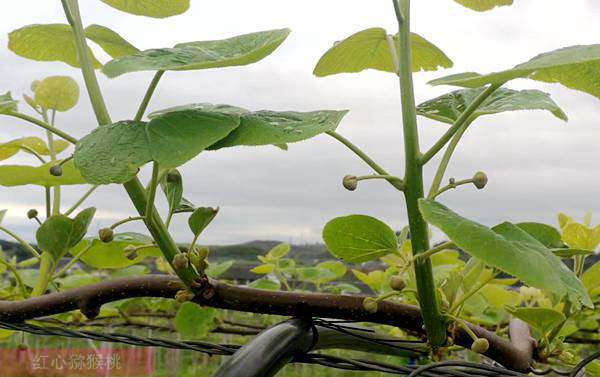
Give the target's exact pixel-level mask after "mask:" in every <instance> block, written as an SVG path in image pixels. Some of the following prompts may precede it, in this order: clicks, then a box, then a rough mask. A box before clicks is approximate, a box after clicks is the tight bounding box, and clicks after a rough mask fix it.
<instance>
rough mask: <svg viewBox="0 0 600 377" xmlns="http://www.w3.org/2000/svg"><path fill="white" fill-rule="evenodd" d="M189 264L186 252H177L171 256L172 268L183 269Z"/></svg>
mask: <svg viewBox="0 0 600 377" xmlns="http://www.w3.org/2000/svg"><path fill="white" fill-rule="evenodd" d="M189 264H190V260H189V259H188V257H187V253H186V254H184V253H179V254H175V256H174V257H173V268H175V270H183V269H186V268H187V267H188V266H189Z"/></svg>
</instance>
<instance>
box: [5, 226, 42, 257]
mask: <svg viewBox="0 0 600 377" xmlns="http://www.w3.org/2000/svg"><path fill="white" fill-rule="evenodd" d="M0 232H4V233H6V234H8V235H9V236H11V237H12V238H14V239H15V240H16V241H17V242H18V243H19V244H20V245H21V246H22V247H23V248H24V249H25V250H27V251H28V252H29V253H30V254H31V255H33V256H34V257H36V258H38V259H39V258H40V254H39V253H38V252H37V251H36V250H35V249H34V248H33V247H32V246H31V245H30V244H29V243H28V242H27V241H25V240H24V239H22V238H21V237H19V236H18V235H17V234H16V233H13V232H11V231H10V230H8V229H6V228H5V227H3V226H0Z"/></svg>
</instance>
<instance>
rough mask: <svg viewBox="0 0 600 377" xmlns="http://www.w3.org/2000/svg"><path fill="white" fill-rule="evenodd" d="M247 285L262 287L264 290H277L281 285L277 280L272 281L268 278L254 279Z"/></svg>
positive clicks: (256, 287)
mask: <svg viewBox="0 0 600 377" xmlns="http://www.w3.org/2000/svg"><path fill="white" fill-rule="evenodd" d="M248 286H249V287H250V288H255V289H262V290H265V291H278V290H279V288H280V287H281V285H280V283H279V282H278V281H274V280H271V279H268V278H262V279H258V280H254V281H253V282H252V283H250V284H248Z"/></svg>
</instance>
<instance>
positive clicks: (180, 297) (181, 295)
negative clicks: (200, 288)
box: [175, 289, 195, 303]
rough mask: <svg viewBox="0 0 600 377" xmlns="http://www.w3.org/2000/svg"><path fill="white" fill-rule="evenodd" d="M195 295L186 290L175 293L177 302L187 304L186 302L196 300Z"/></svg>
mask: <svg viewBox="0 0 600 377" xmlns="http://www.w3.org/2000/svg"><path fill="white" fill-rule="evenodd" d="M194 297H195V295H194V294H193V293H192V292H190V291H188V290H185V289H182V290H180V291H177V293H175V300H177V302H182V303H183V302H186V301H192V300H193V299H194Z"/></svg>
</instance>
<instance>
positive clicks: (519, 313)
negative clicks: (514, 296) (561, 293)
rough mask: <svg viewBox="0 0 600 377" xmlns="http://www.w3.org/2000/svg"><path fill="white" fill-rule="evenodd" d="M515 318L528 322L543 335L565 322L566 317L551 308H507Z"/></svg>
mask: <svg viewBox="0 0 600 377" xmlns="http://www.w3.org/2000/svg"><path fill="white" fill-rule="evenodd" d="M507 310H508V312H509V313H511V314H512V315H514V316H515V317H517V318H519V319H521V320H523V321H525V322H527V323H528V324H529V325H531V326H532V327H533V328H535V329H537V330H539V331H540V332H541V333H542V334H547V333H548V332H549V331H551V330H552V329H553V328H555V327H556V326H558V325H560V324H561V323H563V322H564V321H565V319H566V318H565V315H564V314H563V313H561V312H559V311H557V310H554V309H549V308H512V307H508V308H507Z"/></svg>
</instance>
